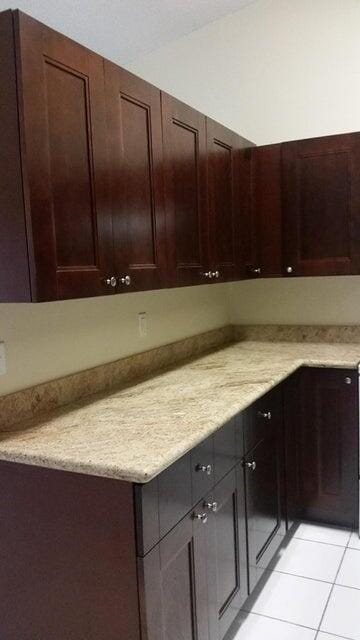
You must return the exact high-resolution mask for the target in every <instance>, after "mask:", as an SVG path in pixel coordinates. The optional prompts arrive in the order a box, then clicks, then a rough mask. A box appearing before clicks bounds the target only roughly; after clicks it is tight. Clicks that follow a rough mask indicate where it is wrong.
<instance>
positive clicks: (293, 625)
mask: <svg viewBox="0 0 360 640" xmlns="http://www.w3.org/2000/svg"><path fill="white" fill-rule="evenodd" d="M241 611H242V612H243V613H249V614H250V615H253V616H260V618H267V619H269V620H278V622H284V623H285V624H290V625H291V626H292V627H300V629H309V630H310V631H317V629H316V627H306V626H305V625H304V624H299V623H298V622H290V621H289V620H283V619H282V618H275V617H274V616H267V615H265V614H264V613H257V612H255V611H247V610H246V609H241Z"/></svg>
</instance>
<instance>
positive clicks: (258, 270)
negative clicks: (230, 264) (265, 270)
mask: <svg viewBox="0 0 360 640" xmlns="http://www.w3.org/2000/svg"><path fill="white" fill-rule="evenodd" d="M251 273H253V274H254V275H256V276H259V275H260V274H261V267H253V268H252V269H251Z"/></svg>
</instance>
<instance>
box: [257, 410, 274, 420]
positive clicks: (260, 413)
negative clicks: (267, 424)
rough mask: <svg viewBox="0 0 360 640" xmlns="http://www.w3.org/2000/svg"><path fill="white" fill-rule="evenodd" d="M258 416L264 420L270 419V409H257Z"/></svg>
mask: <svg viewBox="0 0 360 640" xmlns="http://www.w3.org/2000/svg"><path fill="white" fill-rule="evenodd" d="M258 416H260V418H264V420H271V411H258Z"/></svg>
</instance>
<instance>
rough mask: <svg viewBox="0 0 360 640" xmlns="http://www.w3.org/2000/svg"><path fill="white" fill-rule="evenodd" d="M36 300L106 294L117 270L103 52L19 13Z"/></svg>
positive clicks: (24, 156)
mask: <svg viewBox="0 0 360 640" xmlns="http://www.w3.org/2000/svg"><path fill="white" fill-rule="evenodd" d="M15 29H16V36H17V43H18V76H19V78H21V82H20V91H21V96H20V97H21V102H20V105H21V111H20V112H21V122H22V127H21V135H22V159H23V175H24V176H25V194H26V198H25V203H26V215H27V225H28V228H29V230H31V232H30V238H29V241H30V242H31V252H30V268H31V280H32V297H33V300H37V301H43V300H56V299H62V298H75V297H84V296H91V295H99V294H103V295H104V294H106V293H107V292H108V288H107V287H106V286H104V284H103V279H104V278H105V277H106V276H108V275H110V274H111V273H112V270H113V269H112V228H111V215H110V209H109V203H108V184H107V182H108V163H107V149H106V126H105V125H106V119H105V96H104V78H103V62H102V58H101V57H99V56H97V55H95V54H93V53H91V52H90V51H88V50H87V49H85V48H83V47H81V46H80V45H78V44H76V43H75V42H73V41H71V40H69V39H68V38H65V37H64V36H62V35H60V34H58V33H56V32H55V31H52V30H51V29H48V28H47V27H44V26H43V25H41V24H40V23H38V22H37V21H35V20H32V19H31V18H29V17H28V16H25V15H24V14H22V13H19V12H16V13H15Z"/></svg>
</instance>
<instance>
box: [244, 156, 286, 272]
mask: <svg viewBox="0 0 360 640" xmlns="http://www.w3.org/2000/svg"><path fill="white" fill-rule="evenodd" d="M248 226H249V228H248V232H247V237H248V244H249V246H250V250H248V253H247V265H246V266H247V275H250V276H252V277H276V276H281V275H282V268H283V265H282V176H281V145H280V144H272V145H266V146H263V147H255V148H254V149H252V150H251V215H250V219H249V221H248Z"/></svg>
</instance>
